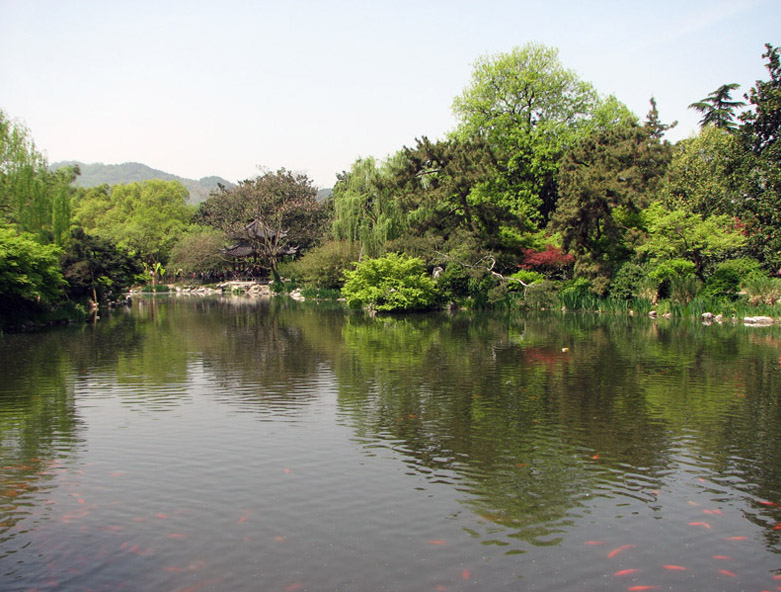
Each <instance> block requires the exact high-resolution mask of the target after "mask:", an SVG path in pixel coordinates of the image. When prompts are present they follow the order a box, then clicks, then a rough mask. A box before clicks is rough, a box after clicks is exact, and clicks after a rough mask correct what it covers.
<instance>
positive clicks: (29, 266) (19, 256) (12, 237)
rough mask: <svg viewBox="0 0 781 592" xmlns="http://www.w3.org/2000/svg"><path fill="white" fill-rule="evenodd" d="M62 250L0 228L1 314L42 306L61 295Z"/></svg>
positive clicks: (49, 303) (10, 315)
mask: <svg viewBox="0 0 781 592" xmlns="http://www.w3.org/2000/svg"><path fill="white" fill-rule="evenodd" d="M60 253H61V251H60V249H59V247H56V246H54V245H42V244H40V243H38V242H36V241H35V240H34V238H33V236H32V235H30V234H20V233H18V232H16V230H14V229H13V228H11V227H8V226H6V227H0V317H7V318H11V317H13V316H14V315H15V314H16V313H21V312H22V311H24V310H33V309H42V308H47V307H48V306H50V305H52V304H55V303H56V302H58V301H59V300H60V298H61V297H62V287H63V285H64V284H65V281H64V280H63V277H62V273H61V271H60Z"/></svg>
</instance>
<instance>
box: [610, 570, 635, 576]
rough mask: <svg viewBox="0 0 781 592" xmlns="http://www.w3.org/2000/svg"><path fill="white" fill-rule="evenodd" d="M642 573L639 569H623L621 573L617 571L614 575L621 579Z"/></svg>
mask: <svg viewBox="0 0 781 592" xmlns="http://www.w3.org/2000/svg"><path fill="white" fill-rule="evenodd" d="M638 571H640V570H639V569H622V570H621V571H617V572H616V573H614V574H613V575H614V576H617V577H619V578H620V577H621V576H628V575H629V574H633V573H637V572H638Z"/></svg>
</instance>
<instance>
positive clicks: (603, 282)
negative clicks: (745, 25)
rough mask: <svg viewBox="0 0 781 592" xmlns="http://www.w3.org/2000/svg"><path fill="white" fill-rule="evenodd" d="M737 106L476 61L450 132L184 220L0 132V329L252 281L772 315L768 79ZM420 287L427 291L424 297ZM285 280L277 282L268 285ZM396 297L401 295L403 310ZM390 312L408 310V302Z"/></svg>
mask: <svg viewBox="0 0 781 592" xmlns="http://www.w3.org/2000/svg"><path fill="white" fill-rule="evenodd" d="M762 58H763V59H764V60H765V61H766V68H767V73H768V79H767V80H758V81H757V82H756V84H755V85H754V86H753V87H752V88H751V89H749V90H748V92H746V93H745V94H744V95H743V98H744V99H745V100H744V101H741V100H738V99H735V98H733V94H734V93H736V92H737V85H736V84H734V83H726V84H724V85H722V86H720V87H719V88H718V89H716V90H715V91H713V92H711V93H710V94H708V95H707V96H705V97H704V98H703V99H701V100H699V101H695V102H693V103H692V104H691V105H690V107H691V108H692V109H695V110H697V111H698V112H699V113H700V114H701V115H702V118H701V122H700V123H701V128H700V130H699V131H698V133H697V134H696V135H693V136H692V137H690V138H687V139H685V140H681V141H679V142H677V143H676V144H671V143H670V142H669V141H667V140H666V139H665V133H666V132H667V131H668V130H669V129H670V128H671V127H673V126H674V125H675V123H670V124H667V123H664V122H662V121H661V120H660V117H659V113H658V110H657V105H656V102H655V100H654V99H653V97H650V98H649V110H648V113H647V114H646V115H645V116H644V118H640V117H638V116H637V115H635V114H634V113H632V112H631V111H630V110H629V109H628V108H627V107H626V106H625V105H624V104H622V103H621V102H620V101H619V100H618V99H616V98H615V97H614V96H603V95H600V93H599V92H598V91H597V89H595V88H594V87H593V86H592V85H591V84H590V83H588V82H585V81H583V80H581V79H580V78H579V77H578V76H577V74H576V73H575V72H573V71H572V70H570V69H567V68H566V67H565V66H564V65H563V64H561V62H560V60H559V57H558V52H557V50H556V49H554V48H550V47H547V46H544V45H541V44H528V45H526V46H524V47H520V48H515V49H513V50H512V51H510V52H507V53H500V54H497V55H493V56H486V57H484V58H481V59H480V60H478V61H477V63H476V64H475V66H474V70H473V72H472V78H471V80H470V81H469V83H468V85H467V86H466V88H465V89H464V90H463V92H462V93H461V94H460V95H458V96H457V97H455V99H454V101H453V111H454V113H455V115H456V116H457V121H458V123H457V126H456V127H455V129H454V130H452V131H451V132H450V133H448V134H447V135H446V136H445V137H444V138H442V139H438V140H431V139H429V138H427V137H420V138H418V139H416V140H415V142H414V144H413V145H412V146H404V147H402V148H400V149H399V150H398V151H397V152H395V153H394V154H391V155H389V156H387V157H386V158H384V159H376V158H373V157H366V158H360V159H358V160H356V161H355V162H354V163H353V164H352V165H351V167H350V168H349V170H346V171H343V172H342V173H341V174H339V175H338V176H337V178H338V180H337V183H336V185H335V186H334V188H333V194H332V196H331V197H330V198H328V199H326V200H324V201H318V199H317V198H316V196H317V189H316V188H315V187H314V185H313V184H312V182H311V180H310V179H308V177H307V176H306V175H303V174H300V173H295V172H292V171H289V170H286V169H279V170H277V171H264V172H262V173H261V174H259V175H258V176H257V177H255V178H253V179H248V180H245V181H241V182H240V183H238V185H237V186H235V187H231V188H226V187H220V188H219V190H218V191H216V192H214V193H213V194H212V195H211V196H210V197H209V198H208V199H207V200H206V201H204V202H202V203H201V204H200V205H199V206H197V207H195V206H190V205H188V204H187V191H186V189H184V187H182V186H181V185H180V184H179V183H177V182H169V181H146V182H143V183H131V184H125V185H115V186H111V187H109V186H107V185H103V186H100V187H93V188H90V189H84V188H76V187H75V186H74V184H73V181H74V179H75V178H76V177H77V175H78V174H79V171H78V169H77V168H73V167H71V168H65V169H60V170H58V171H56V172H51V171H49V170H48V168H47V163H46V161H45V158H44V157H43V156H42V155H41V153H40V152H39V151H38V150H37V148H36V147H35V145H34V142H33V141H32V139H31V138H30V135H29V132H28V131H27V130H26V128H24V126H23V125H21V124H19V123H18V122H15V121H14V120H12V119H11V118H10V117H9V116H7V115H6V114H5V113H3V112H2V111H0V142H1V144H0V253H2V256H0V279H1V280H2V282H1V283H0V315H2V316H3V318H6V319H7V318H10V317H13V316H14V315H18V314H20V311H21V312H23V313H25V314H27V313H31V314H32V313H34V312H35V311H37V310H40V309H45V308H51V307H54V306H56V305H57V304H58V303H62V302H70V303H80V302H83V301H85V299H91V300H92V301H93V302H98V301H102V300H106V299H111V298H116V297H117V296H118V295H119V294H121V292H122V291H124V290H126V289H127V287H128V286H130V285H131V284H133V283H139V282H143V283H147V284H149V285H150V286H151V287H152V288H154V286H155V284H156V283H158V281H160V280H161V279H164V280H165V281H166V282H171V281H175V280H179V281H193V280H198V281H216V280H217V279H226V278H228V277H232V276H234V275H241V276H245V277H251V276H257V275H259V274H262V275H267V276H270V278H271V279H272V280H273V282H274V285H275V286H277V287H279V288H280V289H282V288H283V287H284V286H291V285H298V286H299V287H304V288H305V289H309V290H312V291H318V290H319V291H320V293H321V294H322V293H325V292H327V291H329V290H330V291H332V293H336V292H337V291H340V290H343V292H342V294H343V295H344V296H346V297H347V299H348V301H349V302H351V303H354V304H357V305H370V306H372V307H374V308H376V309H378V310H383V309H404V308H427V307H431V306H437V305H442V304H446V303H456V304H458V305H461V306H492V305H503V304H508V303H509V304H512V303H517V304H525V305H527V306H533V305H536V306H554V305H560V304H564V305H568V306H575V307H578V306H583V305H584V304H585V303H589V305H593V304H594V303H597V302H608V301H611V302H619V303H623V304H622V305H624V306H625V305H626V303H632V306H635V307H638V306H639V307H640V308H642V306H643V304H642V303H646V304H647V306H657V307H662V308H664V307H665V306H667V307H668V308H670V307H671V306H675V305H681V306H684V305H688V304H690V303H692V302H694V301H697V300H698V299H700V300H702V299H704V298H711V299H713V298H721V299H722V300H724V301H726V302H736V301H737V300H738V294H739V293H742V294H748V296H744V299H745V298H749V299H753V300H752V301H753V302H754V303H755V304H763V305H773V304H774V303H775V301H776V300H778V299H779V298H781V287H779V285H778V284H779V282H781V280H778V279H777V278H773V277H772V276H773V275H777V273H778V270H779V268H780V267H781V192H780V191H781V174H780V171H779V169H780V167H781V164H779V163H781V154H780V151H781V148H779V145H778V143H777V139H778V133H779V127H780V126H781V115H780V113H781V108H780V107H781V65H779V52H778V48H776V47H773V46H772V45H770V44H767V45H766V46H765V52H764V53H763V54H762ZM433 276H436V277H435V278H434V277H433ZM284 278H288V279H289V280H291V281H288V282H285V281H283V280H284ZM405 291H406V292H405ZM405 294H406V295H405Z"/></svg>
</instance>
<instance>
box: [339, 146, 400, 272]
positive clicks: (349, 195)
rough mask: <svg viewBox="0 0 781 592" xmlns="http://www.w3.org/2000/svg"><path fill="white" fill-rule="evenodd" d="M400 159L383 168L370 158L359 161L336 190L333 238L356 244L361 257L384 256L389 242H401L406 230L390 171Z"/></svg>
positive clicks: (341, 180) (344, 176) (341, 179)
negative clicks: (396, 240)
mask: <svg viewBox="0 0 781 592" xmlns="http://www.w3.org/2000/svg"><path fill="white" fill-rule="evenodd" d="M398 158H399V157H398V156H396V157H394V158H392V159H391V160H389V161H387V162H385V163H382V164H378V163H377V162H376V161H375V159H374V158H371V157H368V158H359V159H358V160H356V161H355V162H354V163H353V165H352V167H350V170H349V171H345V172H343V173H342V174H341V175H339V177H338V181H337V183H336V185H335V186H334V190H333V196H332V199H333V206H334V220H333V227H332V229H333V235H334V238H335V239H337V240H345V241H348V242H350V243H357V244H358V245H359V246H360V255H361V257H363V256H367V257H378V256H380V255H382V254H384V253H385V247H386V245H387V243H388V241H391V240H393V239H395V238H398V237H399V236H400V234H401V233H402V232H403V230H404V229H405V228H406V226H407V223H406V220H405V217H404V215H403V213H402V210H401V207H400V204H399V203H398V201H397V200H396V198H395V196H394V191H393V182H392V172H391V171H392V169H393V167H394V163H396V162H398Z"/></svg>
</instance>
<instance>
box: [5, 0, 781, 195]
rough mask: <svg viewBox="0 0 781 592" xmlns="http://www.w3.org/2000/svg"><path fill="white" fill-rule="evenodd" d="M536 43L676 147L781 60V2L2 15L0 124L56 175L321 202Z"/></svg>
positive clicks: (178, 8) (159, 7)
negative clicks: (472, 83) (105, 168)
mask: <svg viewBox="0 0 781 592" xmlns="http://www.w3.org/2000/svg"><path fill="white" fill-rule="evenodd" d="M530 41H536V42H541V43H544V44H546V45H548V46H552V47H557V48H558V49H559V50H560V54H559V56H560V59H561V61H562V63H563V64H564V65H565V66H566V67H568V68H571V69H573V70H575V71H576V72H577V73H578V74H579V75H580V77H581V78H582V79H584V80H587V81H590V82H592V83H593V84H594V85H595V87H596V88H597V90H598V91H599V92H600V93H602V94H609V93H613V94H615V95H616V96H617V97H618V98H619V99H620V100H621V101H623V102H625V103H626V104H627V105H628V106H629V107H630V108H631V109H632V110H633V111H635V112H636V113H637V114H638V115H641V116H642V115H644V114H645V113H646V112H647V110H648V99H649V97H650V96H651V95H654V96H655V97H656V99H657V103H658V106H659V110H660V113H661V116H662V118H663V119H664V120H665V121H672V120H676V119H677V120H678V121H679V122H680V123H679V125H678V128H677V129H676V130H674V131H673V132H672V133H671V134H670V135H669V137H670V139H672V140H677V139H679V138H681V137H686V136H688V135H689V134H691V133H692V132H693V131H694V130H695V129H696V127H697V121H698V116H697V113H695V112H693V111H691V110H687V108H686V107H687V105H688V104H689V103H692V102H694V101H696V100H699V99H700V98H702V97H704V96H706V95H707V94H708V93H709V92H711V91H712V90H714V89H715V88H717V87H718V86H719V85H721V84H724V83H727V82H738V83H740V84H741V85H742V86H741V89H740V94H742V93H743V92H745V91H747V90H748V89H749V87H750V86H751V85H752V84H753V83H754V82H755V81H756V80H757V79H758V78H759V79H766V78H767V76H766V74H767V71H766V70H765V68H764V60H763V59H762V58H761V54H762V53H763V51H764V43H765V42H769V43H772V44H774V45H781V0H745V1H744V0H735V1H732V2H724V1H721V0H711V1H708V2H706V1H702V0H677V1H670V0H661V1H655V2H649V1H647V0H645V1H642V2H634V1H630V0H624V1H607V0H605V1H599V0H592V1H590V2H588V1H583V0H581V1H578V2H566V1H562V0H550V1H547V2H530V1H521V0H516V1H514V2H511V1H506V2H502V1H494V0H482V1H480V2H476V1H475V2H467V1H461V0H429V1H426V0H417V1H406V0H395V1H393V2H388V1H382V2H372V1H370V0H363V1H357V0H355V1H353V0H339V1H328V0H324V1H321V2H314V1H304V0H286V1H285V2H281V1H279V2H262V1H257V2H250V1H239V0H219V1H216V0H215V1H213V2H205V1H199V0H187V1H168V0H157V1H155V2H147V1H133V2H131V1H122V2H120V1H114V0H93V1H86V0H84V1H82V0H0V109H2V110H4V111H5V112H6V113H7V114H8V115H10V116H11V117H14V118H17V119H19V120H21V121H22V122H24V123H25V124H26V125H27V126H28V127H29V129H30V131H31V133H32V136H33V138H34V139H35V141H36V143H37V145H38V147H39V148H40V149H42V150H43V151H44V152H45V153H46V154H47V156H48V158H49V160H50V161H51V162H54V161H58V160H71V159H72V160H81V161H84V162H104V163H107V164H114V163H121V162H127V161H137V162H143V163H145V164H148V165H150V166H152V167H155V168H159V169H163V170H165V171H167V172H171V173H174V174H177V175H180V176H184V177H192V178H199V177H202V176H206V175H220V176H222V177H225V178H226V179H228V180H230V181H237V180H240V179H245V178H249V177H253V176H255V175H256V174H257V173H258V168H257V167H258V166H264V167H267V168H270V169H276V168H278V167H282V166H284V167H286V168H288V169H293V170H298V171H303V172H306V173H307V174H308V175H309V176H310V177H311V178H312V179H313V180H314V181H315V182H316V184H318V185H319V186H322V187H327V186H332V185H333V184H334V182H335V180H336V178H335V175H336V173H338V172H340V171H342V170H345V169H349V168H350V165H351V164H352V162H353V161H354V160H355V159H356V158H358V157H362V156H375V157H377V158H384V157H385V156H387V155H388V154H391V153H393V152H395V151H396V150H398V149H400V148H401V147H402V146H404V145H412V144H413V143H414V141H415V138H416V137H418V136H421V135H427V136H429V137H430V138H432V139H434V138H441V137H443V136H444V135H445V134H446V133H447V132H448V131H450V130H452V129H453V128H454V127H455V119H454V118H453V116H452V112H451V104H452V101H453V98H454V97H455V96H456V95H458V94H460V93H461V91H462V90H463V88H464V87H465V86H467V85H468V84H469V80H470V75H471V71H472V64H473V63H474V61H475V60H476V59H477V58H478V57H480V56H482V55H486V54H493V53H497V52H502V51H509V50H511V49H512V48H513V47H515V46H522V45H524V44H525V43H527V42H530Z"/></svg>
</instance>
